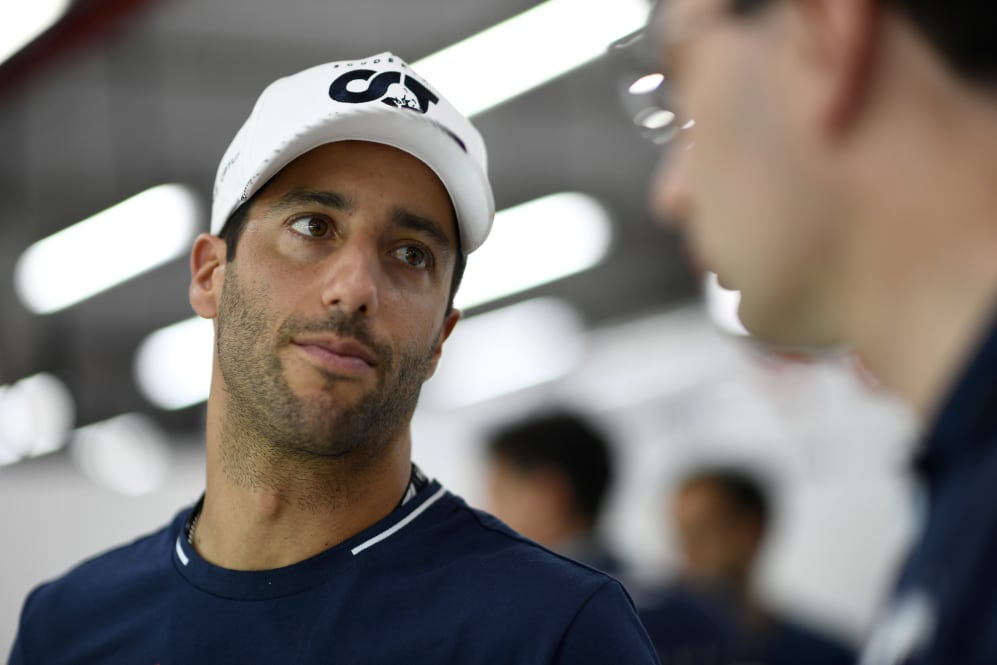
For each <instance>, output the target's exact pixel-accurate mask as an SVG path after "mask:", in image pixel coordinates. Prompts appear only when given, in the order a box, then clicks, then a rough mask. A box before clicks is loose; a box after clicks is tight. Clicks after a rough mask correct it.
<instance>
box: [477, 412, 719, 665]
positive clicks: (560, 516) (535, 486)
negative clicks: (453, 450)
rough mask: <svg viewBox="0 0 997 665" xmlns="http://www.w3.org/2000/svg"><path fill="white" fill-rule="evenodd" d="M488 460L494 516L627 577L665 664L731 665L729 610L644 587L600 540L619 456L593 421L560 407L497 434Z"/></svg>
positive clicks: (509, 425) (584, 560)
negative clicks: (601, 526) (727, 611)
mask: <svg viewBox="0 0 997 665" xmlns="http://www.w3.org/2000/svg"><path fill="white" fill-rule="evenodd" d="M486 456H487V475H488V479H489V490H490V493H489V510H490V511H491V512H492V513H494V514H495V516H496V517H498V518H499V519H501V520H503V521H505V522H506V524H508V525H509V526H510V527H512V528H513V529H514V530H516V531H518V532H519V533H521V534H523V535H525V536H526V537H528V538H531V539H532V540H535V541H537V542H538V543H540V544H542V545H544V546H545V547H548V548H550V549H551V550H553V551H555V552H558V553H560V554H562V555H564V556H567V557H569V558H572V559H575V560H576V561H581V562H582V563H585V564H588V565H590V566H592V567H594V568H597V569H599V570H603V571H605V572H608V573H610V574H612V575H614V576H618V577H621V578H622V579H623V580H624V582H625V583H626V584H627V587H628V588H629V590H630V592H631V593H632V594H633V596H634V599H635V601H636V602H637V605H638V609H639V610H640V616H641V619H642V621H643V622H644V625H645V627H646V628H647V630H648V633H649V635H650V637H651V640H652V642H653V643H654V646H655V649H656V650H657V652H658V657H659V658H660V659H661V662H662V665H721V664H722V663H725V662H727V660H726V657H727V656H728V655H729V654H730V653H731V644H732V640H733V635H734V633H733V624H732V622H731V621H730V620H729V618H728V617H727V615H726V614H725V613H724V612H723V610H722V609H721V608H720V607H719V606H717V605H716V604H715V603H713V602H712V601H711V600H707V599H703V598H700V597H698V596H697V595H695V594H691V593H686V592H685V591H684V590H683V589H681V588H674V589H671V588H669V589H651V588H646V587H644V586H643V585H637V584H636V583H635V582H634V580H633V579H631V578H629V577H628V575H627V570H626V569H625V566H624V565H623V563H622V562H621V560H620V559H619V557H618V554H617V552H615V551H614V549H613V547H612V546H611V545H610V543H608V542H607V540H606V538H605V537H604V536H602V535H601V534H600V530H599V518H600V515H601V514H602V510H603V506H604V504H605V502H606V498H607V496H608V494H609V492H610V491H611V488H612V480H613V476H614V471H613V470H614V467H615V465H616V462H615V459H616V455H615V453H614V446H613V443H612V441H611V440H610V439H609V437H608V435H607V433H606V432H605V431H604V430H602V429H601V428H599V427H598V426H597V423H596V422H595V421H594V420H593V419H592V418H589V417H586V416H583V415H581V414H580V413H578V412H576V411H572V410H567V409H553V408H552V409H549V410H545V411H541V412H537V413H533V414H531V415H528V416H523V417H521V418H519V419H515V420H512V421H510V422H507V423H505V424H503V425H501V426H499V427H497V428H495V429H494V430H492V431H491V432H490V433H489V435H488V437H487V450H486Z"/></svg>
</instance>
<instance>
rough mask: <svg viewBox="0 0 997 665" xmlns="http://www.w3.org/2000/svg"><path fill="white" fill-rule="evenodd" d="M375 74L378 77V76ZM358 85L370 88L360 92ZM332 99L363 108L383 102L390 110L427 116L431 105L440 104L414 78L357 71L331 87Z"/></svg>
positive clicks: (362, 70) (348, 73) (435, 96)
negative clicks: (407, 110) (406, 110)
mask: <svg viewBox="0 0 997 665" xmlns="http://www.w3.org/2000/svg"><path fill="white" fill-rule="evenodd" d="M375 74H377V75H376V76H374V75H375ZM372 76H373V78H371V77H372ZM355 81H363V82H365V83H366V84H367V85H366V87H364V88H363V89H357V88H358V86H357V84H356V83H354V82H355ZM351 83H353V85H352V86H351V85H350V84H351ZM329 96H330V97H331V98H333V99H335V100H336V101H337V102H341V103H343V104H363V103H365V102H373V101H376V100H380V101H381V102H383V103H384V104H387V105H388V106H392V107H394V108H404V109H411V110H413V111H418V112H419V113H425V112H426V111H428V110H429V107H430V105H431V104H436V103H437V102H439V101H440V98H439V97H438V96H437V95H436V94H434V93H433V91H432V90H430V89H429V88H427V87H426V86H425V85H423V84H422V83H420V82H419V81H417V80H416V79H415V78H414V77H412V76H408V75H403V74H402V73H401V72H381V73H379V74H378V73H377V72H376V71H375V70H373V69H354V70H351V71H347V72H344V73H342V74H340V75H339V77H338V78H336V80H335V81H333V82H332V85H330V86H329Z"/></svg>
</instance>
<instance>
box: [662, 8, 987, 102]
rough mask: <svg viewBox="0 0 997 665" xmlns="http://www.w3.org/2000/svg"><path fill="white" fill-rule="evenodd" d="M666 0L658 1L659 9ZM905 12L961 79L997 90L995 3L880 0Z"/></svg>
mask: <svg viewBox="0 0 997 665" xmlns="http://www.w3.org/2000/svg"><path fill="white" fill-rule="evenodd" d="M666 1H667V0H659V1H658V2H657V4H656V8H657V7H660V6H661V5H662V4H664V2H666ZM780 1H784V0H729V7H730V10H731V11H732V12H733V13H734V14H737V15H747V14H750V13H752V12H754V11H755V10H759V9H762V8H764V7H767V6H769V5H772V4H774V3H775V2H780ZM880 2H881V3H882V4H883V5H885V6H894V7H897V8H898V9H899V10H900V11H902V12H903V13H904V14H905V15H906V16H907V17H908V18H909V19H910V20H911V22H912V23H913V24H914V25H915V26H917V29H918V30H919V31H920V32H921V33H922V34H923V35H924V36H925V37H926V38H927V39H928V41H929V42H931V44H932V45H933V46H934V47H935V49H936V50H937V51H938V52H939V53H940V54H941V57H942V59H943V60H944V61H945V62H946V63H947V64H948V65H949V66H950V67H951V68H952V69H953V70H954V71H955V72H956V73H958V74H959V75H960V76H962V77H964V78H966V79H967V80H970V81H973V82H975V83H980V84H984V85H987V86H992V87H997V39H994V36H993V27H994V20H993V17H994V15H995V14H994V7H995V6H994V4H993V2H992V0H963V1H961V2H952V1H951V0H880Z"/></svg>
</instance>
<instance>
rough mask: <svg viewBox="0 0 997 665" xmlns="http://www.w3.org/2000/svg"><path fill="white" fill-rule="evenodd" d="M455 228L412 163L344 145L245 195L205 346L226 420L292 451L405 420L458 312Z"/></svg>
mask: <svg viewBox="0 0 997 665" xmlns="http://www.w3.org/2000/svg"><path fill="white" fill-rule="evenodd" d="M457 251H459V250H458V243H457V229H456V221H455V219H454V213H453V209H452V206H451V202H450V198H449V196H448V194H447V192H446V190H445V189H444V187H443V185H442V183H441V182H440V180H439V179H438V178H437V177H436V175H435V174H434V173H433V172H432V171H431V170H430V169H429V168H428V167H426V166H425V165H424V164H423V163H422V162H420V161H418V160H417V159H415V158H414V157H412V156H410V155H408V154H407V153H404V152H402V151H400V150H397V149H395V148H391V147H388V146H384V145H379V144H374V143H367V142H358V141H347V142H340V143H333V144H328V145H325V146H322V147H319V148H316V149H315V150H312V151H311V152H309V153H306V154H305V155H303V156H302V157H299V158H298V159H296V160H295V161H293V162H292V163H291V164H290V165H288V166H287V167H286V168H284V169H283V170H282V171H281V172H280V173H279V174H278V175H277V176H275V177H274V178H273V179H272V180H271V181H270V182H269V183H268V184H267V185H266V187H265V188H264V189H263V190H262V191H261V192H260V193H259V195H258V196H257V198H256V200H255V201H254V203H253V205H252V209H251V212H250V216H249V219H248V220H247V223H246V226H245V228H244V230H243V233H242V235H241V237H240V238H239V244H238V248H237V252H236V256H235V258H234V259H233V261H232V262H231V263H229V264H227V265H226V266H225V274H224V286H223V289H222V293H221V297H220V302H219V306H218V328H217V353H218V364H219V369H220V372H221V376H222V378H223V380H224V386H225V389H226V391H227V393H228V397H227V399H226V402H227V405H228V407H227V408H228V411H229V415H230V416H231V417H232V418H234V419H236V420H237V422H238V423H239V424H240V425H241V426H242V427H244V428H248V429H249V431H251V432H252V433H254V434H257V435H260V436H262V437H263V439H264V440H267V441H271V442H273V443H274V444H276V445H278V446H281V447H283V448H286V449H290V450H295V451H299V452H303V453H311V454H319V455H329V456H340V455H345V454H348V453H351V452H353V451H356V450H360V449H364V450H367V451H369V452H374V451H376V450H378V449H379V448H380V447H382V446H383V445H385V444H386V443H387V442H388V441H389V440H390V439H391V438H392V437H393V436H395V435H397V434H398V433H399V432H401V431H403V430H404V429H405V428H407V426H408V421H409V419H410V417H411V415H412V412H413V410H414V409H415V405H416V402H417V400H418V395H419V391H420V388H421V386H422V383H423V382H424V381H425V380H426V379H427V378H429V376H431V374H432V372H433V370H434V369H435V367H436V363H437V360H438V358H439V353H440V348H441V344H442V342H443V340H444V339H445V338H446V336H447V335H449V333H450V331H451V330H452V328H453V326H454V325H455V324H456V321H457V318H458V314H457V313H456V312H447V298H448V291H449V287H450V276H451V273H452V270H453V266H454V261H455V253H456V252H457Z"/></svg>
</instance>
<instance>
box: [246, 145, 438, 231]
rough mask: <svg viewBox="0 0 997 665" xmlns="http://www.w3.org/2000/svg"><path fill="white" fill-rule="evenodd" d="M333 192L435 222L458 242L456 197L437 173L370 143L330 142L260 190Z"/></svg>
mask: <svg viewBox="0 0 997 665" xmlns="http://www.w3.org/2000/svg"><path fill="white" fill-rule="evenodd" d="M302 189H308V190H315V191H332V192H335V193H337V194H341V195H343V196H348V197H349V198H351V199H354V200H356V201H358V202H361V203H363V202H371V201H377V202H379V203H380V204H383V205H385V206H388V207H392V208H397V209H401V210H404V211H406V212H409V213H413V214H416V215H419V216H421V217H426V218H429V219H432V220H433V221H435V222H436V223H438V224H439V225H440V226H441V227H442V228H443V230H444V231H445V232H446V233H447V235H448V237H450V238H451V239H453V241H454V242H455V243H456V238H457V226H456V216H455V213H454V208H453V203H452V201H451V199H450V194H449V193H448V192H447V189H446V187H444V185H443V182H442V181H441V180H440V178H439V177H438V176H437V175H436V173H435V172H434V171H433V170H432V169H431V168H429V166H427V165H426V164H425V163H423V162H422V161H421V160H419V159H418V158H416V157H415V156H413V155H411V154H409V153H407V152H405V151H404V150H400V149H398V148H395V147H393V146H389V145H385V144H382V143H374V142H370V141H338V142H336V143H327V144H325V145H321V146H319V147H317V148H314V149H313V150H310V151H308V152H306V153H305V154H303V155H301V156H300V157H298V158H296V159H294V160H293V161H291V163H289V164H288V165H287V166H285V167H284V168H283V169H281V170H280V172H278V173H277V175H275V176H274V177H273V178H272V179H271V180H270V182H268V183H267V184H266V186H264V188H263V189H262V190H261V191H260V199H261V200H267V199H270V200H274V199H279V198H280V197H281V196H283V195H285V194H286V193H288V192H293V191H297V190H302Z"/></svg>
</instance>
